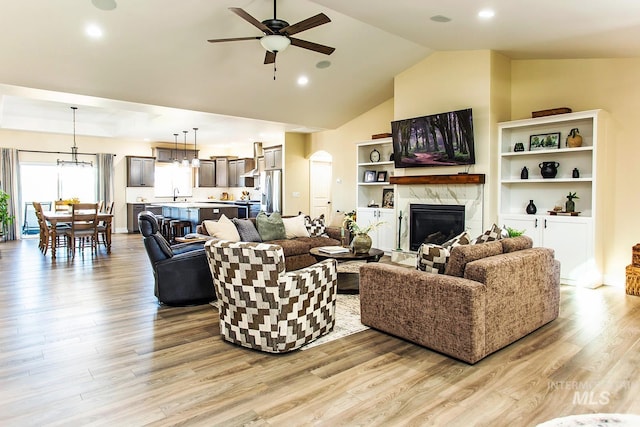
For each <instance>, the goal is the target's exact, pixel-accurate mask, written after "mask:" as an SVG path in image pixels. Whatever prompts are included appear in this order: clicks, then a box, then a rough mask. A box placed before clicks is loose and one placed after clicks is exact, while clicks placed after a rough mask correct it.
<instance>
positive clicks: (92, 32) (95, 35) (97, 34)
mask: <svg viewBox="0 0 640 427" xmlns="http://www.w3.org/2000/svg"><path fill="white" fill-rule="evenodd" d="M85 32H86V33H87V35H88V36H89V37H91V38H92V39H99V38H101V37H102V28H100V27H98V26H97V25H96V24H89V25H87V27H86V28H85Z"/></svg>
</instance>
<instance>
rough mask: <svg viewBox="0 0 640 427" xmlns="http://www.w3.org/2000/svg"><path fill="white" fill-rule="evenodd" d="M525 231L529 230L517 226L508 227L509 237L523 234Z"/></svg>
mask: <svg viewBox="0 0 640 427" xmlns="http://www.w3.org/2000/svg"><path fill="white" fill-rule="evenodd" d="M525 231H527V230H516V229H515V228H511V227H507V234H508V235H509V237H518V236H522V235H523V234H524V232H525Z"/></svg>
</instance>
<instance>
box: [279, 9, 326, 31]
mask: <svg viewBox="0 0 640 427" xmlns="http://www.w3.org/2000/svg"><path fill="white" fill-rule="evenodd" d="M328 22H331V19H329V17H328V16H327V15H325V14H324V13H319V14H317V15H316V16H312V17H311V18H307V19H305V20H302V21H300V22H298V23H295V24H293V25H289V26H288V27H284V28H283V29H282V30H280V33H284V34H286V35H291V34H296V33H299V32H301V31H306V30H309V29H311V28H314V27H317V26H319V25H322V24H326V23H328Z"/></svg>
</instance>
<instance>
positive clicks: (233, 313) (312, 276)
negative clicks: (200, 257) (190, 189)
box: [205, 240, 337, 353]
mask: <svg viewBox="0 0 640 427" xmlns="http://www.w3.org/2000/svg"><path fill="white" fill-rule="evenodd" d="M205 251H206V253H207V259H208V261H209V267H210V269H211V275H212V277H213V283H214V287H215V289H216V293H217V294H218V300H219V304H220V306H219V311H220V333H221V335H222V336H223V338H224V339H225V340H227V341H229V342H232V343H234V344H238V345H241V346H244V347H249V348H252V349H255V350H260V351H266V352H270V353H283V352H288V351H292V350H295V349H297V348H299V347H301V346H303V345H304V344H307V343H309V342H311V341H313V340H315V339H316V338H318V337H320V336H322V335H325V334H326V333H328V332H330V331H331V330H333V326H334V324H335V307H336V292H337V270H336V268H337V263H336V261H335V260H333V259H330V260H325V261H322V262H319V263H316V264H314V265H312V266H310V267H307V268H303V269H300V270H297V271H291V272H285V264H284V252H283V251H282V248H281V247H280V246H278V245H271V244H268V243H253V242H229V241H226V240H212V241H209V242H207V243H206V244H205Z"/></svg>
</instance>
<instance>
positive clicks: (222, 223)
mask: <svg viewBox="0 0 640 427" xmlns="http://www.w3.org/2000/svg"><path fill="white" fill-rule="evenodd" d="M202 223H203V225H204V228H205V229H206V230H207V233H209V235H210V236H213V237H215V238H217V239H221V240H229V241H230V242H239V241H240V235H239V234H238V230H237V229H236V226H235V225H234V224H233V222H231V220H230V219H229V218H227V217H226V216H225V215H224V214H222V215H221V216H220V219H218V220H217V221H212V220H205V221H203V222H202Z"/></svg>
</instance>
